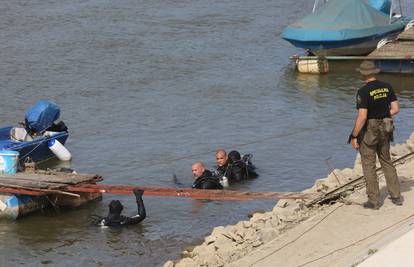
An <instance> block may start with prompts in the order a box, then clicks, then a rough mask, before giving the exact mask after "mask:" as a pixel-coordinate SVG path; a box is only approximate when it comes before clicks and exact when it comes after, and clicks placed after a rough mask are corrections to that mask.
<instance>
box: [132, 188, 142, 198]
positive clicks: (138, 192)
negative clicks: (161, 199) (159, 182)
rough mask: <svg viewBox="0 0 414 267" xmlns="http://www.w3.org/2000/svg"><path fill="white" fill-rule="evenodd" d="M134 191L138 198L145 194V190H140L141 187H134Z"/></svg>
mask: <svg viewBox="0 0 414 267" xmlns="http://www.w3.org/2000/svg"><path fill="white" fill-rule="evenodd" d="M132 192H134V195H135V197H136V198H140V197H142V195H143V194H144V190H139V189H134V190H132Z"/></svg>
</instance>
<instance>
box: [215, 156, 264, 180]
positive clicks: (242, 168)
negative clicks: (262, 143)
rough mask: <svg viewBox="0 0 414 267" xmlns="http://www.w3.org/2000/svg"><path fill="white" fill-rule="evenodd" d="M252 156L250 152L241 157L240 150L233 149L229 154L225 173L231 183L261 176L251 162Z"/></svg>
mask: <svg viewBox="0 0 414 267" xmlns="http://www.w3.org/2000/svg"><path fill="white" fill-rule="evenodd" d="M251 158H252V156H251V155H250V154H248V155H245V156H243V158H242V157H241V155H240V153H239V152H238V151H235V150H233V151H231V152H230V153H229V154H228V156H227V162H226V169H225V173H224V174H223V175H224V176H226V177H227V178H228V180H229V182H230V183H232V182H240V181H243V180H246V179H252V178H256V177H257V176H259V175H258V174H257V173H256V171H255V169H256V167H255V166H254V165H253V164H252V163H251V162H250V159H251Z"/></svg>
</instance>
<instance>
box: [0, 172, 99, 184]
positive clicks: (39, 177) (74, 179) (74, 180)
mask: <svg viewBox="0 0 414 267" xmlns="http://www.w3.org/2000/svg"><path fill="white" fill-rule="evenodd" d="M0 179H2V180H10V181H13V180H20V181H23V180H26V181H36V182H37V181H42V182H48V183H58V184H72V185H74V184H78V183H84V182H91V181H102V177H101V176H99V175H96V174H71V173H68V174H66V173H62V174H60V173H59V174H42V173H25V172H21V173H16V174H0Z"/></svg>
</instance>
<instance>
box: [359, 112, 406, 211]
mask: <svg viewBox="0 0 414 267" xmlns="http://www.w3.org/2000/svg"><path fill="white" fill-rule="evenodd" d="M387 130H388V131H387ZM391 137H392V130H391V131H390V130H389V128H387V127H386V125H385V122H384V121H383V120H379V119H369V120H368V121H367V126H366V132H365V135H364V137H363V140H362V142H361V144H360V147H359V152H360V153H361V161H362V170H363V172H364V176H365V182H366V186H367V195H368V201H369V202H371V203H373V204H379V201H380V192H379V184H378V177H377V172H376V170H375V169H376V166H375V162H376V155H378V158H379V161H380V164H381V167H382V170H383V172H384V176H385V180H386V182H387V188H388V192H389V194H390V197H391V198H399V197H400V183H399V181H398V176H397V171H396V170H395V167H394V165H393V164H392V161H391V156H390V138H391Z"/></svg>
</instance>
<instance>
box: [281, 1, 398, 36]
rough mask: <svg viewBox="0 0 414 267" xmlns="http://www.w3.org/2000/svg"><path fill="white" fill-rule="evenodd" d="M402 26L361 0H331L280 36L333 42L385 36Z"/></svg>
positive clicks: (289, 27) (290, 26) (287, 28)
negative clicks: (390, 21) (390, 20)
mask: <svg viewBox="0 0 414 267" xmlns="http://www.w3.org/2000/svg"><path fill="white" fill-rule="evenodd" d="M404 26H405V23H404V21H401V22H398V23H392V24H390V23H389V16H387V15H385V14H384V13H382V12H380V11H378V10H376V9H375V8H373V7H371V6H369V5H368V4H366V3H365V2H364V1H363V0H330V1H329V2H327V3H326V4H324V5H323V6H321V7H320V8H319V9H317V10H316V11H315V13H313V14H311V15H308V16H306V17H304V18H303V19H301V20H299V21H297V22H295V23H293V24H292V25H289V26H288V27H286V28H285V29H284V31H283V33H282V37H283V38H284V39H287V40H297V41H303V42H315V41H323V42H325V41H326V42H330V41H331V42H332V41H343V40H350V39H361V38H367V37H370V36H376V35H384V34H385V33H387V32H392V31H396V30H398V29H402V28H403V27H404Z"/></svg>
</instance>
